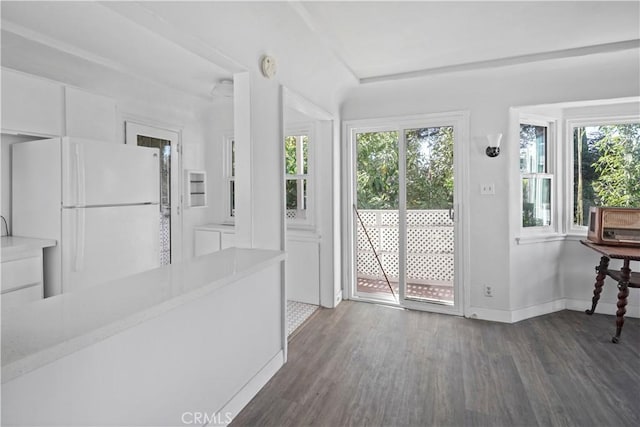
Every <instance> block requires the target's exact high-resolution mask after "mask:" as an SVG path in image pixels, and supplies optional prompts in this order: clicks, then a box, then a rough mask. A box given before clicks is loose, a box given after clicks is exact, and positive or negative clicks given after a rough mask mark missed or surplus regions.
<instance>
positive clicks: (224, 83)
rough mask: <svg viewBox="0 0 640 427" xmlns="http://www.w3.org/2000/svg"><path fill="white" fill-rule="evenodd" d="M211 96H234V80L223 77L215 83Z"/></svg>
mask: <svg viewBox="0 0 640 427" xmlns="http://www.w3.org/2000/svg"><path fill="white" fill-rule="evenodd" d="M211 96H212V97H214V98H232V97H233V80H231V79H222V80H220V81H219V82H218V83H215V84H214V85H213V89H211Z"/></svg>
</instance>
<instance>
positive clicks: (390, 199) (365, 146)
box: [356, 131, 400, 209]
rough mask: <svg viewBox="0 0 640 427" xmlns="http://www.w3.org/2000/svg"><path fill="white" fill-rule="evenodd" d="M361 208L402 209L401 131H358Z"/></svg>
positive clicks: (358, 183) (359, 207) (357, 147)
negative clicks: (399, 172) (399, 161)
mask: <svg viewBox="0 0 640 427" xmlns="http://www.w3.org/2000/svg"><path fill="white" fill-rule="evenodd" d="M356 144H357V145H356V150H357V160H356V162H357V164H356V174H357V192H358V209H398V206H399V205H398V203H399V201H398V192H399V188H400V187H399V185H400V184H399V175H398V132H396V131H389V132H366V133H359V134H357V135H356Z"/></svg>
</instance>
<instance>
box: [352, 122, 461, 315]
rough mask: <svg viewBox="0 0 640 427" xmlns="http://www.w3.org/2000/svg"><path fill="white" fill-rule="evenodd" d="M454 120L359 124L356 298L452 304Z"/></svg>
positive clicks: (419, 304) (452, 306) (447, 306)
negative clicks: (374, 126)
mask: <svg viewBox="0 0 640 427" xmlns="http://www.w3.org/2000/svg"><path fill="white" fill-rule="evenodd" d="M455 135H456V134H455V132H454V126H453V125H440V124H434V125H431V124H428V125H418V126H406V127H396V128H393V129H371V130H368V129H356V130H355V131H354V132H353V134H352V141H353V145H354V163H355V165H354V181H353V182H354V186H355V191H354V203H353V209H352V210H353V213H352V214H353V225H354V227H353V228H354V231H355V232H354V244H353V247H354V250H355V254H354V258H353V259H354V260H355V262H354V264H355V266H354V271H355V276H356V277H355V280H354V289H353V295H354V297H355V298H358V299H363V300H369V301H380V302H387V303H390V304H398V305H401V306H406V307H412V308H418V309H429V310H431V309H433V308H436V310H437V308H441V309H442V310H441V311H448V310H450V309H457V305H458V301H459V297H457V296H456V289H457V286H456V281H455V279H456V278H455V268H454V262H455V258H456V252H455V241H456V239H455V233H456V228H457V227H456V220H455V210H454V206H456V197H455V196H456V186H455V180H454V170H455V167H454V142H455Z"/></svg>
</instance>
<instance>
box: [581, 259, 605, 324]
mask: <svg viewBox="0 0 640 427" xmlns="http://www.w3.org/2000/svg"><path fill="white" fill-rule="evenodd" d="M608 268H609V257H606V256H603V257H602V258H600V265H599V266H597V267H596V271H597V272H598V275H597V276H596V283H595V289H594V290H593V298H592V299H591V310H585V313H587V314H589V315H591V314H593V313H594V312H595V311H596V305H598V300H599V299H600V294H601V293H602V286H604V279H605V278H606V277H607V269H608Z"/></svg>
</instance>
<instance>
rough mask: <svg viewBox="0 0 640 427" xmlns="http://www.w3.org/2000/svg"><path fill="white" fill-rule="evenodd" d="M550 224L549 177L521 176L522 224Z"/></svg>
mask: <svg viewBox="0 0 640 427" xmlns="http://www.w3.org/2000/svg"><path fill="white" fill-rule="evenodd" d="M547 225H551V178H522V226H523V227H542V226H547Z"/></svg>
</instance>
